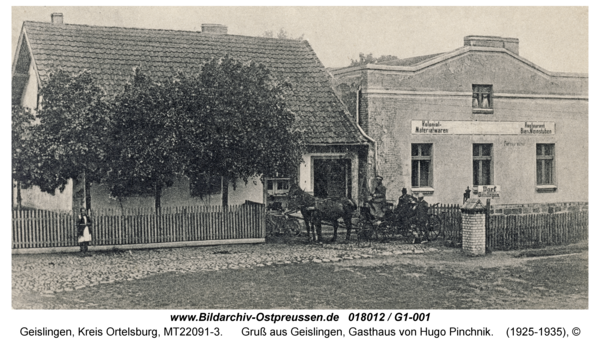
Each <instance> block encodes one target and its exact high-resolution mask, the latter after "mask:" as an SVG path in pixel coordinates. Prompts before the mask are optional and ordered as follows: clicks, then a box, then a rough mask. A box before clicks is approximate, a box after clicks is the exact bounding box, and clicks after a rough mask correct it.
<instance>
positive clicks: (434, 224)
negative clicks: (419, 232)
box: [425, 214, 442, 241]
mask: <svg viewBox="0 0 600 345" xmlns="http://www.w3.org/2000/svg"><path fill="white" fill-rule="evenodd" d="M440 232H442V221H441V220H440V217H438V216H436V215H434V214H432V215H430V216H429V219H428V220H427V226H426V233H425V235H426V238H427V240H428V241H434V240H435V239H436V238H438V236H439V235H440Z"/></svg>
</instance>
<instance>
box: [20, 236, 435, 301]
mask: <svg viewBox="0 0 600 345" xmlns="http://www.w3.org/2000/svg"><path fill="white" fill-rule="evenodd" d="M435 250H436V249H435V248H432V247H427V246H424V245H420V244H403V243H398V242H391V243H372V244H357V243H339V244H292V245H288V244H269V243H267V244H254V245H248V244H244V245H220V246H210V247H193V248H171V249H148V250H127V251H112V252H93V254H91V256H86V257H80V256H79V255H78V254H73V253H69V254H60V253H59V254H36V255H13V257H12V291H13V298H14V297H18V296H19V295H21V294H29V293H40V294H54V293H57V292H62V291H73V290H75V289H82V288H85V287H89V286H95V285H98V284H112V283H115V282H120V281H132V280H136V279H142V278H147V277H150V276H152V275H156V274H161V273H165V272H183V273H186V272H198V271H211V270H212V271H214V270H236V269H251V268H254V267H264V266H270V265H292V264H301V263H308V262H315V263H321V262H336V261H341V260H356V259H361V258H370V257H376V256H386V255H402V254H422V253H426V252H429V251H435Z"/></svg>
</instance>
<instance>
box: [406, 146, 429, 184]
mask: <svg viewBox="0 0 600 345" xmlns="http://www.w3.org/2000/svg"><path fill="white" fill-rule="evenodd" d="M431 148H432V144H412V150H411V152H412V153H411V155H412V175H411V180H412V182H411V184H412V188H413V189H415V188H419V187H432V181H431V180H432V175H433V173H432V164H431V157H432V154H431Z"/></svg>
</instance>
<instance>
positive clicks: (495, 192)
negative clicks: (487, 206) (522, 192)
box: [477, 186, 500, 199]
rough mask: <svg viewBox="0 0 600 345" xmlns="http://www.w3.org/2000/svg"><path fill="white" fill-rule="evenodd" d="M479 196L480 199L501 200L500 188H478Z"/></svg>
mask: <svg viewBox="0 0 600 345" xmlns="http://www.w3.org/2000/svg"><path fill="white" fill-rule="evenodd" d="M477 196H478V197H479V198H492V199H498V198H500V186H477Z"/></svg>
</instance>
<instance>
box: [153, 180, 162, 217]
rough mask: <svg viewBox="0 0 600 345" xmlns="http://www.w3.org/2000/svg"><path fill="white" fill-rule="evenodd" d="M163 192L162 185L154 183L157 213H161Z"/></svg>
mask: <svg viewBox="0 0 600 345" xmlns="http://www.w3.org/2000/svg"><path fill="white" fill-rule="evenodd" d="M161 194H162V186H160V185H159V184H158V183H157V184H155V185H154V208H155V210H156V213H160V207H161V206H160V195H161Z"/></svg>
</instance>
